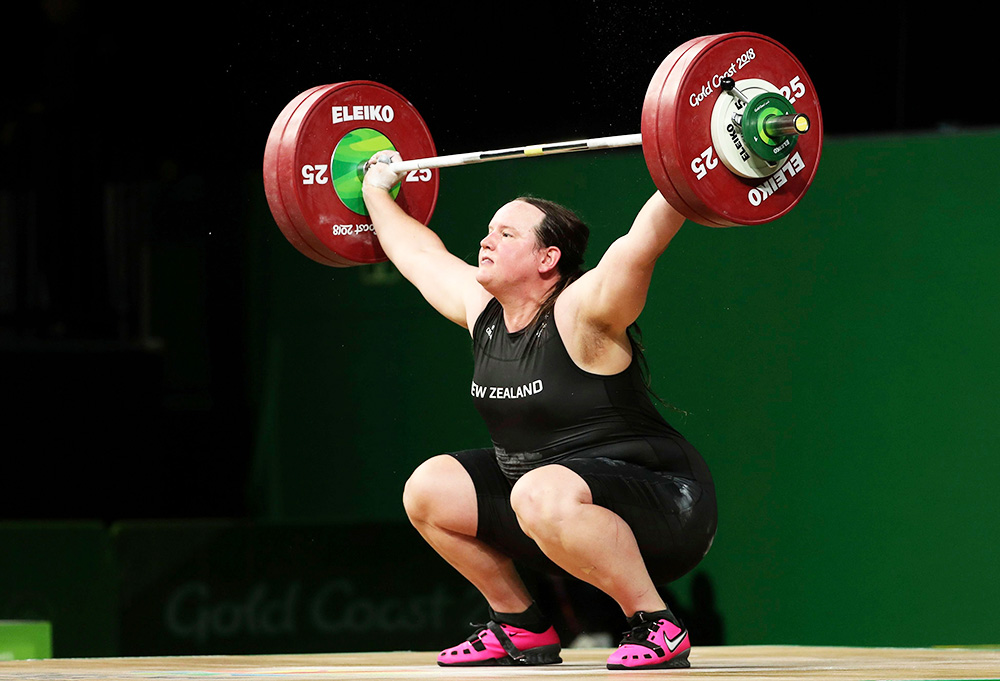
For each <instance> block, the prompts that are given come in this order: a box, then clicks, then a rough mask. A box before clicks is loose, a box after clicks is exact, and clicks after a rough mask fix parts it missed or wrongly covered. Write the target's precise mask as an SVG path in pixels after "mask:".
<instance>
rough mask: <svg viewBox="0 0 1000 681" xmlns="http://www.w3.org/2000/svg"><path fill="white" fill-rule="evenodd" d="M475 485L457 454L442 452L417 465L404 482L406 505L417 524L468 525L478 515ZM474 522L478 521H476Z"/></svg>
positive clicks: (409, 514)
mask: <svg viewBox="0 0 1000 681" xmlns="http://www.w3.org/2000/svg"><path fill="white" fill-rule="evenodd" d="M475 503H476V496H475V489H474V488H473V486H472V481H471V479H470V478H469V476H468V473H466V472H465V469H464V468H463V467H462V465H461V464H460V463H459V462H458V460H457V459H455V457H453V456H450V455H448V454H441V455H438V456H435V457H431V458H430V459H428V460H427V461H424V462H423V463H422V464H420V465H419V466H417V468H416V470H414V471H413V473H412V474H411V475H410V477H409V479H408V480H407V481H406V484H405V485H404V486H403V508H404V509H405V510H406V516H407V517H408V518H409V519H410V522H411V523H413V524H418V523H430V524H434V525H442V526H455V527H456V529H459V530H462V529H464V527H463V526H464V524H465V523H466V518H468V517H470V515H471V517H472V518H475V511H476V508H475ZM473 523H474V521H473Z"/></svg>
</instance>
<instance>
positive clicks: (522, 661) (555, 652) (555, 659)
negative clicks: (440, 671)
mask: <svg viewBox="0 0 1000 681" xmlns="http://www.w3.org/2000/svg"><path fill="white" fill-rule="evenodd" d="M561 650H562V646H559V645H551V646H538V647H537V648H529V649H528V650H525V651H523V653H524V654H523V655H522V656H521V657H519V658H516V659H515V658H513V657H510V656H509V655H508V656H506V657H491V658H488V659H486V660H478V661H474V662H473V661H470V662H454V663H446V662H441V661H440V660H439V661H438V666H439V667H497V666H509V665H517V666H526V667H527V666H532V667H533V666H536V665H543V664H559V663H561V662H562V658H561V657H559V652H560V651H561Z"/></svg>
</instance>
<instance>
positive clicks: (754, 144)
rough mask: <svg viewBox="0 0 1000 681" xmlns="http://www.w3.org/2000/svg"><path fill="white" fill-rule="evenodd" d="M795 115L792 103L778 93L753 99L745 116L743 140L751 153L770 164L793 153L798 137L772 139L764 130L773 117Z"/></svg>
mask: <svg viewBox="0 0 1000 681" xmlns="http://www.w3.org/2000/svg"><path fill="white" fill-rule="evenodd" d="M794 113H795V109H793V108H792V105H791V103H790V102H789V101H788V100H787V99H785V98H784V97H782V96H781V95H779V94H778V93H776V92H767V93H764V94H761V95H757V96H756V97H754V98H753V99H751V100H750V102H749V103H748V104H747V106H746V111H745V113H744V114H743V139H744V141H745V142H746V144H747V146H748V147H749V148H750V151H752V152H753V153H754V154H756V155H757V156H759V157H760V158H762V159H764V160H765V161H767V162H768V163H776V162H778V161H780V160H781V159H783V158H785V157H786V156H788V155H789V154H790V153H792V149H793V148H794V147H795V142H796V136H795V135H777V136H774V137H772V136H770V135H768V134H767V132H766V131H765V130H764V122H765V121H766V120H767V119H768V118H771V117H773V116H785V115H788V114H794Z"/></svg>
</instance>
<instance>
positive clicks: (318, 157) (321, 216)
mask: <svg viewBox="0 0 1000 681" xmlns="http://www.w3.org/2000/svg"><path fill="white" fill-rule="evenodd" d="M359 129H367V130H370V131H371V132H368V133H356V134H355V135H353V136H352V135H351V133H355V131H357V130H359ZM380 136H381V137H380ZM360 138H365V139H366V141H367V142H371V143H373V144H374V142H375V141H381V140H385V141H386V142H387V143H388V147H389V148H393V149H395V150H397V151H399V153H400V154H401V155H402V156H403V158H404V159H412V158H425V157H429V156H436V155H437V151H436V149H435V147H434V141H433V140H432V139H431V136H430V132H429V130H428V129H427V126H426V124H425V123H424V121H423V119H422V118H421V117H420V115H419V114H418V113H417V111H416V109H415V108H414V107H413V106H412V105H411V104H410V103H409V102H408V101H407V100H406V99H404V98H403V97H402V96H401V95H400V94H399V93H397V92H396V91H395V90H392V89H391V88H388V87H386V86H384V85H381V84H379V83H374V82H372V81H348V82H345V83H338V84H336V85H334V86H332V87H331V88H330V89H328V90H325V91H323V92H321V93H319V94H318V95H317V96H315V97H310V98H307V99H306V100H305V101H304V102H303V103H302V105H300V106H299V107H298V109H296V111H295V112H294V113H293V114H292V116H291V117H290V119H289V122H288V125H287V126H286V128H285V133H284V135H283V137H282V140H281V144H280V148H279V153H278V164H277V166H278V179H279V186H280V193H281V198H282V201H283V202H284V205H285V207H286V210H287V212H288V216H289V219H290V220H291V222H292V223H293V224H294V225H295V227H296V229H297V230H298V232H299V234H301V235H302V237H303V239H304V240H305V241H307V242H308V243H309V245H310V246H312V247H314V248H316V249H318V250H320V251H321V252H325V253H327V254H331V255H333V256H336V257H338V258H342V259H344V260H346V261H347V262H348V263H350V264H362V263H373V262H381V261H384V260H386V256H385V252H384V251H383V250H382V247H381V246H380V245H379V243H378V239H377V238H376V235H375V232H374V230H373V226H372V224H371V221H370V220H369V219H368V216H367V211H363V208H364V206H363V201H361V202H360V204H359V203H358V201H357V198H358V197H360V189H361V178H360V177H358V178H357V184H356V185H354V186H353V187H352V182H353V181H352V180H350V178H349V177H347V176H345V175H344V174H343V173H341V175H340V176H339V177H335V175H334V173H336V172H337V171H336V170H334V169H332V168H331V166H333V165H334V162H335V161H340V160H341V158H340V157H341V156H344V155H349V154H348V152H347V149H349V148H351V146H353V145H354V144H355V142H352V141H351V140H355V139H360ZM345 139H346V140H348V141H347V142H344V143H345V144H347V145H348V146H347V147H344V149H343V150H342V152H341V154H336V153H335V152H336V150H337V148H338V146H340V145H341V142H342V141H343V140H345ZM351 153H354V152H351ZM356 153H357V154H360V150H358V151H357V152H356ZM372 153H374V151H373V152H372ZM368 156H369V157H370V156H371V154H369V155H368ZM365 160H367V158H366V159H365ZM354 168H355V173H356V169H357V164H355V165H354ZM335 180H338V181H339V184H340V191H341V192H343V194H344V197H343V198H342V197H341V195H340V194H339V193H338V189H337V188H336V187H335ZM350 194H356V197H355V198H353V199H349V200H350V201H351V202H352V205H353V208H352V207H351V206H349V205H348V204H347V202H345V199H346V198H348V195H350ZM437 194H438V173H437V171H436V170H421V171H415V172H411V173H408V174H407V175H406V177H405V178H404V180H403V181H402V182H401V183H400V185H399V189H398V192H397V194H396V196H395V198H396V202H397V203H398V204H399V205H400V207H402V208H403V210H405V211H406V212H407V213H408V214H409V215H410V216H411V217H413V218H415V219H416V220H419V221H420V222H422V223H424V224H427V223H428V222H429V221H430V218H431V215H432V214H433V212H434V206H435V204H436V202H437Z"/></svg>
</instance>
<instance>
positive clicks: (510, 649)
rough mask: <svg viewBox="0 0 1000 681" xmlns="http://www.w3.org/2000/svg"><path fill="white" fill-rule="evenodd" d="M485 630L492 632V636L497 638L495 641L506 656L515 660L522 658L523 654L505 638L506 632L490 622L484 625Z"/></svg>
mask: <svg viewBox="0 0 1000 681" xmlns="http://www.w3.org/2000/svg"><path fill="white" fill-rule="evenodd" d="M486 628H487V629H489V630H490V631H492V632H493V635H494V636H496V637H497V641H499V642H500V645H501V646H503V649H504V651H506V653H507V654H508V655H510V656H511V657H512V658H514V659H515V660H521V659H522V658H524V652H523V651H521V650H519V649H518V647H517V646H516V645H514V642H513V641H511V640H510V637H509V636H507V632H506V631H504V630H503V627H501V626H500V625H499V624H497V623H496V622H493V621H490V622H487V623H486Z"/></svg>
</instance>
